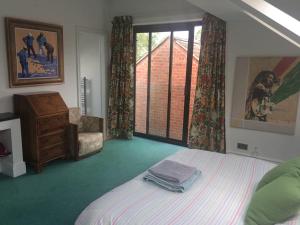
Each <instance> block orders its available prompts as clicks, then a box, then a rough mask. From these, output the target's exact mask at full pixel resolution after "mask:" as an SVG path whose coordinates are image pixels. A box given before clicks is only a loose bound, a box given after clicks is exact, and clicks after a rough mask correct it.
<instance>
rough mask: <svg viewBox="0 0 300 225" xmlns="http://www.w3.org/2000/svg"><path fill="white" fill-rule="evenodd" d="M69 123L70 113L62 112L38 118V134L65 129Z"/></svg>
mask: <svg viewBox="0 0 300 225" xmlns="http://www.w3.org/2000/svg"><path fill="white" fill-rule="evenodd" d="M67 124H68V114H62V115H57V116H52V117H47V118H42V119H39V120H38V134H39V135H43V134H47V133H50V132H55V131H58V130H62V129H65V127H66V126H67Z"/></svg>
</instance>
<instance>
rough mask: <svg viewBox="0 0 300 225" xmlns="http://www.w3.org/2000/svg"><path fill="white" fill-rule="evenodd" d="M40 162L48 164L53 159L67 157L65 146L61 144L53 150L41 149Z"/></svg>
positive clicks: (52, 148)
mask: <svg viewBox="0 0 300 225" xmlns="http://www.w3.org/2000/svg"><path fill="white" fill-rule="evenodd" d="M39 153H40V160H41V161H42V162H48V161H50V160H52V159H56V158H60V157H63V156H65V145H64V144H60V145H56V146H53V147H51V148H46V149H40V152H39Z"/></svg>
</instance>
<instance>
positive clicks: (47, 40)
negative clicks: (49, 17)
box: [5, 18, 64, 87]
mask: <svg viewBox="0 0 300 225" xmlns="http://www.w3.org/2000/svg"><path fill="white" fill-rule="evenodd" d="M5 26H6V45H7V58H8V73H9V86H10V87H23V86H35V85H46V84H50V83H52V84H53V83H63V81H64V61H63V28H62V26H59V25H54V24H47V23H41V22H34V21H28V20H21V19H15V18H5Z"/></svg>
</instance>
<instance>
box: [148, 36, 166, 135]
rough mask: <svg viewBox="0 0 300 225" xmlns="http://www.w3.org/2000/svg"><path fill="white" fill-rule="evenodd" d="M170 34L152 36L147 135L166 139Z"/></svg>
mask: <svg viewBox="0 0 300 225" xmlns="http://www.w3.org/2000/svg"><path fill="white" fill-rule="evenodd" d="M170 36H171V33H170V32H158V33H153V34H152V53H151V80H150V108H149V134H151V135H155V136H161V137H166V133H167V113H168V88H169V60H170Z"/></svg>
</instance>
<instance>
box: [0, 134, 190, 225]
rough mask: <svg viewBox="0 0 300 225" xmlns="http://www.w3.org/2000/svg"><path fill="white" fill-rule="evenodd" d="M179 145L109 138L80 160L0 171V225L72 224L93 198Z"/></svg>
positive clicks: (127, 178) (160, 158)
mask: <svg viewBox="0 0 300 225" xmlns="http://www.w3.org/2000/svg"><path fill="white" fill-rule="evenodd" d="M182 149H184V148H183V147H180V146H176V145H171V144H165V143H161V142H156V141H151V140H147V139H142V138H134V139H133V140H110V141H107V142H105V144H104V148H103V150H102V152H100V153H99V154H96V155H94V156H91V157H89V158H86V159H83V160H80V161H76V162H74V161H63V160H59V161H56V162H54V163H51V164H49V165H48V166H47V167H45V168H44V169H43V172H42V173H40V174H35V173H34V172H32V171H28V172H27V174H26V175H24V176H21V177H18V178H15V179H13V178H10V177H6V176H4V175H0V225H48V224H49V225H71V224H74V222H75V220H76V218H77V216H78V215H79V213H80V212H81V211H82V210H83V209H84V208H85V207H86V206H87V205H88V204H89V203H90V202H92V201H93V200H95V199H97V198H98V197H100V196H101V195H103V194H104V193H106V192H108V191H109V190H111V189H112V188H114V187H116V186H118V185H120V184H122V183H124V182H126V181H128V180H130V179H132V178H133V177H135V176H137V175H138V174H140V173H142V172H143V171H145V170H146V169H148V168H149V167H150V166H151V165H153V164H155V163H156V162H158V161H160V160H162V159H163V158H165V157H167V156H168V155H170V154H173V153H175V152H176V151H178V150H182Z"/></svg>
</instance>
